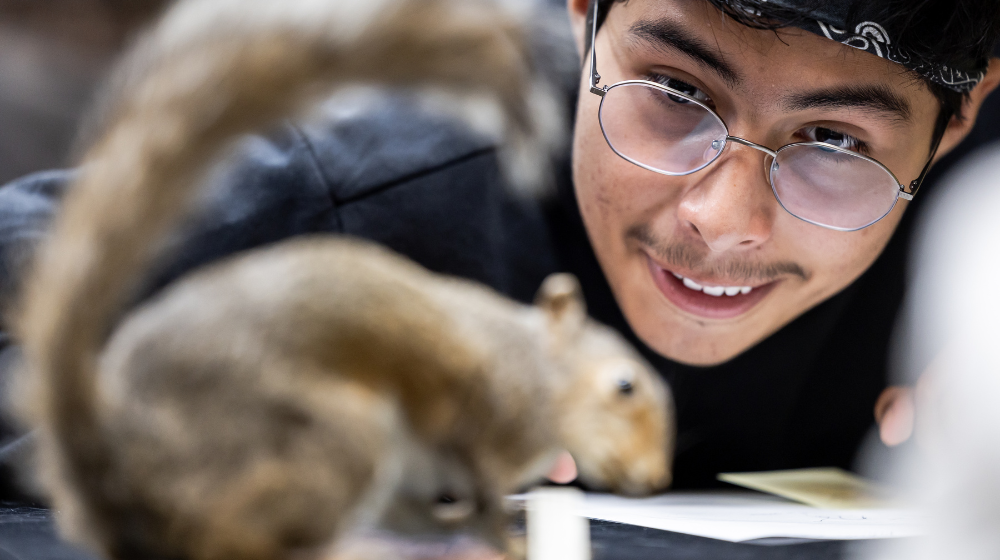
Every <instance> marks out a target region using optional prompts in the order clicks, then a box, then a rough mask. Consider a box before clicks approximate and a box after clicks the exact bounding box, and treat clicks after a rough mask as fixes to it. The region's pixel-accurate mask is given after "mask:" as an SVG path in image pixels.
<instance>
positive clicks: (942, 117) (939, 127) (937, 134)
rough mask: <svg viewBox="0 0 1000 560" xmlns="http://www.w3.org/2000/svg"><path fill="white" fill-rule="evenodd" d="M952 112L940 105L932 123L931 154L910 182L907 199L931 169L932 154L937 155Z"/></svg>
mask: <svg viewBox="0 0 1000 560" xmlns="http://www.w3.org/2000/svg"><path fill="white" fill-rule="evenodd" d="M953 116H954V113H953V112H952V110H951V109H949V108H946V107H942V108H941V113H940V114H939V115H938V120H937V123H936V124H935V125H934V143H933V144H932V146H931V156H930V157H929V158H927V163H925V164H924V168H923V170H922V171H920V175H919V176H917V178H916V179H914V180H913V182H912V183H910V192H909V193H905V194H909V195H910V197H909V199H910V200H912V199H913V196H914V195H916V194H917V191H919V190H920V187H921V185H923V183H924V178H926V177H927V172H928V171H930V170H931V165H932V164H933V163H934V156H936V155H937V151H938V148H939V147H941V140H942V139H943V138H944V133H945V131H946V130H948V122H949V121H951V118H952V117H953Z"/></svg>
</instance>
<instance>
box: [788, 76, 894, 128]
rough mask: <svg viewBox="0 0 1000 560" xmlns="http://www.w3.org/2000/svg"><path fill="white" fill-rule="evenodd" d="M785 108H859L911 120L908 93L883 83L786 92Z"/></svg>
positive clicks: (793, 109) (797, 109) (794, 109)
mask: <svg viewBox="0 0 1000 560" xmlns="http://www.w3.org/2000/svg"><path fill="white" fill-rule="evenodd" d="M783 105H784V106H785V108H786V109H788V110H791V111H804V110H807V109H859V110H862V111H869V112H875V113H887V114H889V115H892V116H893V117H894V118H896V119H898V120H903V121H908V120H910V116H911V114H912V111H911V108H910V102H909V101H907V100H906V98H905V97H903V96H901V95H899V94H898V93H896V92H894V91H892V90H891V89H889V88H888V87H886V86H884V85H881V84H870V85H858V86H842V87H835V88H830V89H820V90H816V91H810V92H805V93H796V94H792V95H787V96H785V98H784V103H783Z"/></svg>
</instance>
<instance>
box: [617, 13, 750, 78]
mask: <svg viewBox="0 0 1000 560" xmlns="http://www.w3.org/2000/svg"><path fill="white" fill-rule="evenodd" d="M629 35H630V36H631V37H632V38H635V39H639V40H641V41H644V42H647V43H651V44H652V45H653V46H654V47H656V48H659V49H670V50H675V51H678V52H680V53H682V54H684V55H686V56H687V57H688V58H691V59H692V60H694V61H695V62H696V63H698V64H699V65H701V66H704V67H706V68H708V69H709V70H711V71H713V72H715V73H716V74H717V75H718V76H719V77H720V78H721V79H722V81H724V82H726V85H728V86H729V87H730V88H735V87H736V86H738V85H739V84H740V82H741V81H742V79H741V77H740V74H739V73H738V72H736V70H734V69H733V67H732V66H730V65H729V63H727V62H726V61H725V60H723V59H722V58H721V57H720V56H719V55H718V54H717V53H716V52H715V51H713V49H712V47H711V46H709V45H708V44H707V43H705V42H704V41H702V40H701V39H699V38H698V37H695V36H693V35H691V33H690V32H688V31H687V30H686V29H685V28H684V26H682V25H680V24H679V23H677V22H675V21H673V20H669V19H657V20H640V21H638V22H636V23H634V24H632V27H630V28H629Z"/></svg>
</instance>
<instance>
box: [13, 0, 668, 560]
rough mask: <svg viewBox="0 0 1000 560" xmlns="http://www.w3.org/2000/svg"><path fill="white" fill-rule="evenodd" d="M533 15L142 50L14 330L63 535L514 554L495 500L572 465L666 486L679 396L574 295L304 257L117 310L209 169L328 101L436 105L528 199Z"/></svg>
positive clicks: (450, 8)
mask: <svg viewBox="0 0 1000 560" xmlns="http://www.w3.org/2000/svg"><path fill="white" fill-rule="evenodd" d="M525 17H527V15H526V14H522V13H519V12H517V11H516V10H513V9H512V8H510V7H509V6H507V5H506V4H504V3H503V2H500V1H493V0H336V1H329V0H187V1H182V2H180V3H179V4H177V5H176V6H175V7H174V8H173V9H172V10H171V11H169V12H168V13H167V14H166V16H165V18H164V19H163V20H162V21H161V23H160V24H159V25H158V26H157V27H155V28H154V29H153V30H152V31H151V33H150V34H149V35H148V36H147V37H146V38H145V39H143V40H142V41H141V42H140V43H139V44H138V46H137V48H136V49H135V50H134V52H133V54H132V55H131V57H130V58H129V59H127V60H126V62H125V63H124V66H123V70H121V71H120V72H119V75H118V78H117V80H116V83H117V84H118V85H117V89H116V90H115V93H114V94H113V95H112V96H111V97H110V98H109V99H110V101H108V102H107V104H106V105H105V107H104V108H103V115H104V116H103V121H102V122H103V125H102V128H101V129H100V131H99V132H98V134H97V136H96V141H95V142H94V144H93V146H92V147H91V148H90V150H89V151H88V152H87V153H86V154H85V156H84V158H83V164H82V166H81V174H80V177H79V178H78V180H77V181H76V183H75V184H74V185H73V187H72V188H71V189H70V191H69V192H68V194H67V196H66V198H65V200H64V207H63V209H62V211H61V213H60V215H59V216H58V218H57V221H56V224H55V226H54V229H53V233H52V237H51V238H50V240H49V241H48V242H47V244H46V245H45V246H44V247H43V249H42V251H41V252H40V254H39V258H38V260H37V262H36V266H35V269H34V270H33V273H32V276H30V277H29V278H28V282H27V283H26V285H25V286H26V291H25V297H24V300H23V302H22V308H21V316H20V320H19V321H18V325H19V329H18V334H19V337H20V339H21V341H22V343H23V347H24V352H25V362H26V368H25V370H26V375H25V376H24V378H23V379H22V381H23V383H22V389H21V391H22V392H21V395H22V398H21V399H20V400H21V401H22V406H23V409H24V412H23V415H24V417H25V419H26V421H27V423H28V424H29V425H30V426H32V427H34V428H36V432H37V433H38V434H39V454H40V455H39V461H40V465H41V467H42V469H43V473H42V476H43V479H44V483H45V485H46V488H47V491H48V492H49V493H50V495H51V498H52V500H53V505H54V506H55V508H56V509H57V510H58V511H59V513H60V519H59V521H60V524H61V526H62V528H63V530H64V531H66V532H68V533H69V534H70V535H71V536H72V537H74V538H76V539H77V540H79V541H83V542H87V543H89V544H91V545H92V546H94V547H96V548H97V549H98V550H100V551H102V552H103V553H105V554H106V555H108V556H110V557H112V558H123V559H124V558H164V559H165V558H170V559H195V560H220V559H230V558H246V559H258V558H260V559H274V558H282V557H288V556H290V555H301V554H302V553H307V554H312V553H314V554H322V553H324V552H329V551H330V550H331V548H330V547H332V546H333V545H334V543H336V541H337V539H338V538H339V537H341V536H342V535H345V534H347V533H349V532H351V531H352V530H356V529H358V528H365V527H385V528H389V529H394V530H400V531H407V532H422V531H450V530H454V529H456V528H471V529H472V530H473V531H478V532H480V533H481V534H483V535H485V536H486V537H487V538H491V539H492V540H493V542H502V540H503V539H502V534H503V523H504V520H505V516H504V515H503V504H502V500H503V496H504V495H505V493H508V492H511V491H514V490H516V489H518V488H521V487H523V486H524V485H525V484H529V483H532V482H533V481H536V480H537V479H539V478H540V477H542V476H543V475H544V473H545V472H546V471H547V470H548V469H549V468H550V467H551V465H552V463H553V461H554V460H555V458H556V456H557V454H558V453H559V451H560V450H563V449H565V450H568V451H570V452H571V453H572V454H573V456H574V458H575V459H576V461H577V465H578V469H579V472H580V476H581V478H582V479H583V480H584V481H585V482H587V483H589V484H591V485H593V486H597V487H605V488H608V489H612V490H616V491H621V492H626V493H644V492H649V491H653V490H656V489H659V488H662V487H665V486H666V485H668V484H669V481H670V453H671V447H672V440H673V425H672V409H671V406H672V404H671V400H670V395H669V392H668V390H667V388H666V386H665V385H664V384H663V382H662V381H661V380H660V379H659V377H658V376H657V375H656V374H655V373H654V372H652V370H651V369H650V368H649V366H648V365H646V364H645V363H644V362H643V361H642V360H641V358H640V357H639V356H638V354H637V353H636V352H635V351H634V350H633V349H631V348H630V347H629V346H628V345H627V344H626V342H625V341H624V340H623V339H622V338H621V337H620V336H619V335H618V334H617V333H615V332H613V331H612V330H611V329H608V328H606V327H603V326H600V325H598V324H596V323H594V322H593V321H591V320H589V319H588V318H587V316H586V312H585V309H584V306H583V303H582V298H581V296H580V293H579V287H578V285H577V284H576V282H575V279H573V278H572V277H571V276H566V275H557V276H554V277H551V278H550V279H548V280H547V281H546V282H545V283H544V285H543V287H542V288H541V290H540V292H539V296H538V303H537V305H536V306H526V305H521V304H516V303H514V302H511V301H509V300H507V299H505V298H503V297H501V296H500V295H498V294H496V293H494V292H492V291H490V290H488V289H487V288H485V287H482V286H480V285H478V284H475V283H472V282H469V281H464V280H458V279H452V278H447V277H443V276H439V275H435V274H432V273H430V272H428V271H426V270H424V269H422V268H421V267H419V266H418V265H416V264H414V263H412V262H410V261H408V260H406V259H404V258H402V257H400V256H397V255H395V254H392V253H391V252H389V251H388V250H385V249H380V248H378V247H376V246H375V245H373V244H371V243H368V242H362V241H358V240H351V239H347V238H342V237H341V238H337V237H319V236H317V237H304V238H300V239H296V240H292V241H288V242H284V243H280V244H277V245H273V246H271V247H269V248H265V249H261V250H256V251H251V252H247V253H243V254H240V255H237V256H234V257H230V258H229V259H225V260H223V261H221V262H219V263H216V264H213V265H210V266H208V267H205V268H203V269H201V270H199V271H196V272H195V273H193V274H191V275H189V276H188V277H186V278H183V279H181V280H179V281H177V282H175V283H174V284H172V285H171V286H168V287H167V288H166V289H164V290H163V291H162V292H160V293H159V294H158V295H156V296H155V297H154V298H152V299H151V300H149V301H147V302H145V303H144V304H142V305H141V306H140V307H139V308H137V309H135V310H133V311H131V312H128V313H126V309H125V308H126V307H127V305H128V303H129V302H130V301H131V299H132V298H134V297H135V295H136V293H137V292H138V291H139V289H140V284H141V282H142V279H143V276H144V273H145V272H147V271H148V269H149V267H150V265H151V262H152V260H153V259H154V258H155V257H156V252H157V251H156V249H157V248H159V247H162V245H163V243H164V239H166V238H167V237H168V236H169V234H170V232H171V231H172V229H173V228H174V227H175V226H176V225H177V224H178V223H180V222H181V221H182V220H183V219H184V217H185V216H186V214H187V213H188V212H190V210H191V209H192V206H193V205H194V201H195V200H196V199H197V194H198V193H197V190H198V189H197V185H198V184H199V179H201V178H203V176H204V174H205V173H206V172H207V170H208V168H209V167H210V166H211V164H212V162H213V161H215V160H216V159H217V158H218V157H219V156H220V155H222V154H223V153H224V151H225V149H226V148H227V147H228V146H230V145H231V144H232V143H233V142H234V141H235V140H236V139H237V138H238V137H239V135H241V134H244V133H248V132H252V131H256V130H259V129H261V128H264V127H266V126H268V125H270V124H273V123H274V122H275V120H276V119H280V118H285V117H290V116H292V117H293V116H298V115H301V114H302V113H303V111H305V110H306V109H308V107H309V106H310V105H311V104H313V103H314V102H315V101H317V100H319V99H321V98H323V97H324V96H327V95H329V94H330V92H331V91H335V90H336V88H338V87H342V86H345V85H349V84H351V83H356V82H365V83H371V84H377V85H386V86H394V87H409V88H417V89H420V90H428V89H433V90H435V91H437V92H439V93H438V94H440V92H445V94H447V95H450V96H451V98H453V99H454V100H455V101H456V102H455V103H454V104H452V105H453V106H454V107H457V109H456V113H457V114H458V116H459V117H462V118H465V119H466V120H467V121H472V123H473V124H474V125H477V126H480V128H481V129H483V130H485V131H487V132H489V131H492V132H493V133H494V134H495V135H496V136H497V138H498V140H499V141H500V142H501V145H502V146H506V147H507V151H506V152H504V154H505V155H504V157H503V158H502V161H503V162H505V163H506V166H505V168H506V169H507V170H508V172H509V173H508V176H509V177H510V178H511V180H512V182H514V183H515V184H520V185H522V186H523V185H531V184H537V181H538V178H539V177H542V176H544V161H545V157H546V156H545V153H546V151H547V146H548V145H550V144H551V143H552V141H553V138H554V137H555V136H556V135H555V134H553V133H552V130H553V126H550V125H551V123H549V124H546V122H547V121H546V119H545V118H543V117H544V115H545V114H546V111H547V110H548V109H549V105H548V103H549V102H548V101H547V96H546V95H545V88H544V86H543V85H541V83H540V82H539V81H538V77H537V76H536V75H534V74H533V72H532V68H533V63H532V60H531V57H530V56H529V53H528V49H527V46H526V44H525V39H524V27H525V24H524V23H523V21H524V18H525ZM484 107H485V108H486V109H490V108H492V113H490V111H489V110H487V111H486V113H487V114H493V115H494V116H498V117H496V118H491V119H487V121H488V122H487V123H486V125H488V126H486V125H483V119H481V118H479V115H481V114H482V113H483V111H484ZM491 127H492V128H491ZM539 154H541V155H539Z"/></svg>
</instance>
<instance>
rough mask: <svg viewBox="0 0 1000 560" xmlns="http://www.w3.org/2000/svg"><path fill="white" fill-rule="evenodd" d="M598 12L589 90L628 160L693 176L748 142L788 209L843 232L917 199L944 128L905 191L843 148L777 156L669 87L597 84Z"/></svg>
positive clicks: (795, 147)
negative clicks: (732, 131) (598, 98)
mask: <svg viewBox="0 0 1000 560" xmlns="http://www.w3.org/2000/svg"><path fill="white" fill-rule="evenodd" d="M597 9H598V2H596V1H592V2H591V9H590V14H589V15H590V18H589V19H590V23H591V36H590V53H591V67H590V91H591V92H592V93H594V94H596V95H599V96H601V98H602V99H601V105H600V109H599V110H598V119H599V121H600V125H601V131H602V132H603V133H604V138H605V140H607V142H608V145H609V146H610V147H611V149H612V151H614V152H615V153H616V154H618V155H619V156H620V157H622V158H623V159H625V160H627V161H629V162H631V163H633V164H635V165H638V166H639V167H642V168H644V169H648V170H650V171H653V172H655V173H660V174H662V175H671V176H677V175H690V174H692V173H696V172H698V171H700V170H702V169H704V168H705V167H707V166H709V165H711V164H712V162H714V161H715V160H716V159H718V158H719V156H721V155H722V152H723V150H725V148H726V145H728V144H729V143H730V142H735V143H739V144H743V145H745V146H748V147H750V148H753V149H755V150H759V151H761V152H763V153H764V154H766V155H767V156H769V157H770V159H771V163H770V166H769V167H768V169H767V176H768V179H769V181H770V183H771V190H772V191H773V193H774V197H775V198H776V199H777V200H778V203H779V204H780V205H781V206H782V208H784V209H785V210H786V211H787V212H788V213H789V214H791V215H792V216H795V217H796V218H799V219H800V220H804V221H806V222H809V223H812V224H816V225H818V226H822V227H826V228H830V229H834V230H839V231H855V230H859V229H862V228H866V227H868V226H870V225H872V224H874V223H875V222H877V221H879V220H881V219H882V218H884V217H885V216H886V215H888V214H889V212H891V211H892V209H893V208H894V207H895V205H896V201H897V200H899V199H900V198H902V199H904V200H912V199H913V195H914V194H916V192H917V190H918V189H919V188H920V184H921V183H922V182H923V178H924V176H925V175H926V173H927V171H928V169H929V168H930V164H931V161H932V160H933V157H934V153H936V151H937V147H938V144H939V143H940V141H941V136H942V134H943V128H944V127H942V126H938V127H937V128H938V130H936V131H935V139H934V142H933V149H932V151H931V157H930V159H928V161H927V164H926V165H925V166H924V169H923V171H922V172H921V173H920V176H919V177H918V178H917V179H916V180H914V181H913V182H912V183H911V184H910V192H906V188H905V187H904V185H903V184H902V183H900V181H899V179H897V178H896V175H895V174H893V172H892V171H890V170H889V169H888V168H887V167H886V166H884V165H882V164H881V163H879V162H878V161H876V160H874V159H872V158H870V157H867V156H865V155H863V154H860V153H857V152H854V151H851V150H848V149H845V148H842V147H839V146H834V145H831V144H828V143H824V142H799V143H794V144H788V145H786V146H783V147H781V148H779V149H778V150H777V151H775V150H771V149H769V148H767V147H765V146H761V145H760V144H756V143H754V142H750V141H749V140H745V139H743V138H739V137H736V136H731V135H730V134H729V129H728V128H727V127H726V124H725V123H724V122H723V121H722V119H721V118H720V117H719V116H718V115H717V114H716V113H715V111H713V110H712V109H711V108H710V107H708V106H707V105H705V104H704V103H702V102H701V101H699V100H698V99H695V98H694V97H692V96H691V95H688V94H687V93H685V92H682V91H679V90H676V89H673V88H671V87H669V86H665V85H662V84H658V83H656V82H650V81H647V80H625V81H621V82H618V83H615V84H613V85H610V86H603V87H598V84H599V83H600V80H601V76H600V75H599V74H598V73H597V55H596V53H595V51H596V38H597V21H598V20H597ZM944 113H945V111H944V110H942V118H944V117H945V114H944ZM947 117H948V118H950V114H947ZM945 122H946V121H945ZM939 125H940V123H939Z"/></svg>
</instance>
